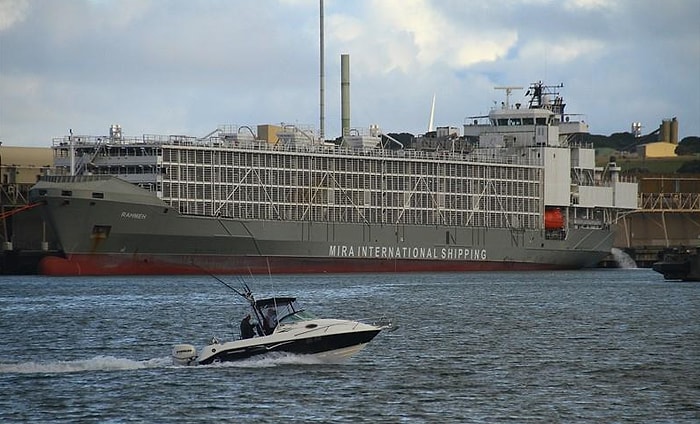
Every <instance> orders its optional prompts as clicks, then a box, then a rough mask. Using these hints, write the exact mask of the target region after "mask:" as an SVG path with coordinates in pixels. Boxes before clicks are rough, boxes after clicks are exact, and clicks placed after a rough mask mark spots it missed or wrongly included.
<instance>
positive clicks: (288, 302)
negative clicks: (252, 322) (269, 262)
mask: <svg viewBox="0 0 700 424" xmlns="http://www.w3.org/2000/svg"><path fill="white" fill-rule="evenodd" d="M253 312H254V313H255V316H256V319H257V321H258V322H259V323H260V327H261V330H262V334H263V335H266V336H267V335H270V334H272V333H273V332H274V331H275V328H277V325H278V324H289V323H293V322H299V321H307V320H310V319H314V318H316V317H315V316H314V315H313V314H311V313H310V312H307V311H305V310H304V309H302V308H301V307H299V305H298V304H297V302H296V298H295V297H271V298H267V299H260V300H256V301H255V304H254V306H253Z"/></svg>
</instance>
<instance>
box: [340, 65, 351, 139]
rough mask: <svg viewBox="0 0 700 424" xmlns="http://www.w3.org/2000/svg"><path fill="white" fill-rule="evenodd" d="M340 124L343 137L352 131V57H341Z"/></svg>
mask: <svg viewBox="0 0 700 424" xmlns="http://www.w3.org/2000/svg"><path fill="white" fill-rule="evenodd" d="M340 124H341V130H342V134H341V135H342V136H343V137H344V136H346V135H347V134H348V133H349V131H350V55H347V54H342V55H340Z"/></svg>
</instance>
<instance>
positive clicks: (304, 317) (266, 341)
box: [172, 285, 396, 365]
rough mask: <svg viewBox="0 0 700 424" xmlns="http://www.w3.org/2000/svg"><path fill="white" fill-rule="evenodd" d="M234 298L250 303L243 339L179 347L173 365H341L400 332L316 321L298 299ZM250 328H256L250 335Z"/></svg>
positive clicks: (385, 324) (382, 325) (384, 323)
mask: <svg viewBox="0 0 700 424" xmlns="http://www.w3.org/2000/svg"><path fill="white" fill-rule="evenodd" d="M234 290H235V289H234ZM236 292H237V293H238V294H239V295H241V296H243V297H244V298H246V300H247V301H248V303H249V305H250V309H251V311H250V314H249V315H248V316H246V318H250V319H251V320H250V324H243V323H242V324H241V334H240V335H239V338H238V339H236V340H232V341H226V342H223V341H220V340H219V339H217V338H212V340H211V341H210V342H209V344H208V345H207V346H205V347H204V348H202V349H201V350H200V351H197V350H196V348H195V347H194V346H193V345H191V344H178V345H175V346H174V347H173V350H172V360H173V363H174V364H175V365H208V364H213V363H219V362H229V361H239V360H243V359H248V358H250V357H253V356H257V355H263V354H268V353H271V352H282V353H288V354H297V355H313V356H315V357H317V358H319V359H321V360H323V361H328V362H339V361H342V360H345V359H347V358H349V357H350V356H352V355H354V354H356V353H358V352H359V351H361V350H362V349H363V348H364V347H365V346H366V345H367V343H369V342H370V341H371V340H372V339H374V338H375V337H376V336H377V334H379V333H380V332H381V331H382V330H387V329H395V328H396V327H395V326H394V325H393V322H392V321H391V320H390V319H387V318H380V319H378V320H376V321H374V322H372V323H366V322H360V321H351V320H344V319H329V318H318V317H316V316H315V315H314V314H312V313H311V312H309V311H307V310H305V309H303V308H301V307H300V306H299V305H298V303H297V299H296V298H295V297H270V298H265V299H258V300H256V299H255V298H254V296H253V294H252V293H251V291H250V289H249V288H248V286H247V285H246V286H245V290H244V291H243V292H241V291H238V290H236ZM246 318H244V320H246ZM247 325H250V326H251V327H252V328H250V327H249V330H247V331H246V330H245V328H244V327H246V326H247ZM249 331H250V332H249ZM245 333H248V334H245Z"/></svg>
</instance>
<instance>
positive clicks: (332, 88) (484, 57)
mask: <svg viewBox="0 0 700 424" xmlns="http://www.w3.org/2000/svg"><path fill="white" fill-rule="evenodd" d="M698 22H700V1H697V0H666V1H664V2H659V1H655V0H619V1H613V0H499V1H494V0H352V1H351V0H325V34H326V36H325V45H326V48H325V51H326V55H325V62H326V66H325V69H326V80H325V86H326V96H325V98H326V124H325V128H326V138H335V137H336V136H338V135H339V133H340V55H341V54H343V53H347V54H349V55H350V68H351V85H350V87H351V104H352V126H353V127H358V128H363V127H368V126H369V125H370V124H379V125H380V127H381V128H382V129H383V130H384V131H385V132H404V131H405V132H411V133H414V134H418V133H423V132H425V131H426V129H427V126H428V121H429V112H430V104H431V100H432V97H433V95H435V96H436V107H435V124H436V125H452V126H458V127H460V128H461V125H462V123H464V122H465V118H466V117H467V116H471V115H479V114H485V113H488V111H489V109H490V108H491V107H492V106H493V105H494V102H496V101H497V102H499V103H500V101H501V100H503V99H504V98H503V92H502V91H498V90H495V89H494V86H505V85H510V86H523V87H527V86H528V85H529V83H531V82H534V81H538V80H542V81H544V82H547V83H550V84H558V83H563V84H564V88H563V89H562V95H563V96H564V98H565V100H566V103H567V111H568V112H569V113H580V114H584V115H585V117H584V119H585V120H586V121H587V122H588V123H589V124H590V126H591V132H592V133H595V134H611V133H614V132H622V131H629V129H630V125H631V123H632V122H634V121H639V122H641V123H642V125H643V132H644V133H647V132H651V131H653V130H655V129H656V128H658V126H659V124H660V123H661V120H662V119H665V118H672V117H677V118H678V119H679V122H680V137H681V138H682V137H685V136H689V135H695V136H700V25H699V24H698ZM318 39H319V1H318V0H197V1H195V0H61V1H58V0H55V1H54V0H0V141H2V142H3V143H4V144H5V145H18V146H48V145H50V143H51V139H52V138H53V137H58V136H63V135H67V134H68V131H69V129H72V130H73V133H74V134H88V135H104V134H106V133H108V129H109V126H110V125H111V124H120V125H121V126H122V128H123V132H124V134H125V135H129V136H139V135H141V134H144V133H145V134H187V135H195V136H203V135H205V134H207V133H209V132H210V131H211V130H213V129H215V128H216V127H217V126H219V125H222V124H237V125H250V126H254V125H257V124H261V123H280V122H285V123H295V124H300V125H305V126H312V127H314V128H316V129H318V127H319V94H318V91H319V41H318ZM523 96H524V90H523V91H517V92H516V93H515V94H514V96H513V102H515V101H522V100H523Z"/></svg>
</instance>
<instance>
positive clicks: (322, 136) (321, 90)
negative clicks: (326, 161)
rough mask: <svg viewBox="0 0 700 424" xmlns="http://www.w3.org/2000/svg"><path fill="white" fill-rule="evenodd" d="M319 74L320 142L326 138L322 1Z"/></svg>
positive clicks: (321, 4)
mask: <svg viewBox="0 0 700 424" xmlns="http://www.w3.org/2000/svg"><path fill="white" fill-rule="evenodd" d="M319 9H320V10H319V17H320V19H319V26H320V28H319V39H320V40H319V41H320V42H319V62H320V64H319V74H320V81H319V97H320V99H319V103H320V110H319V121H320V122H319V132H318V138H319V140H320V141H321V142H323V140H324V139H325V138H326V134H325V132H326V129H325V125H326V110H325V108H326V105H325V90H326V88H325V81H324V79H325V72H324V64H323V60H324V58H323V56H324V52H323V50H324V47H323V46H324V43H323V32H324V30H323V0H320V1H319Z"/></svg>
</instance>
